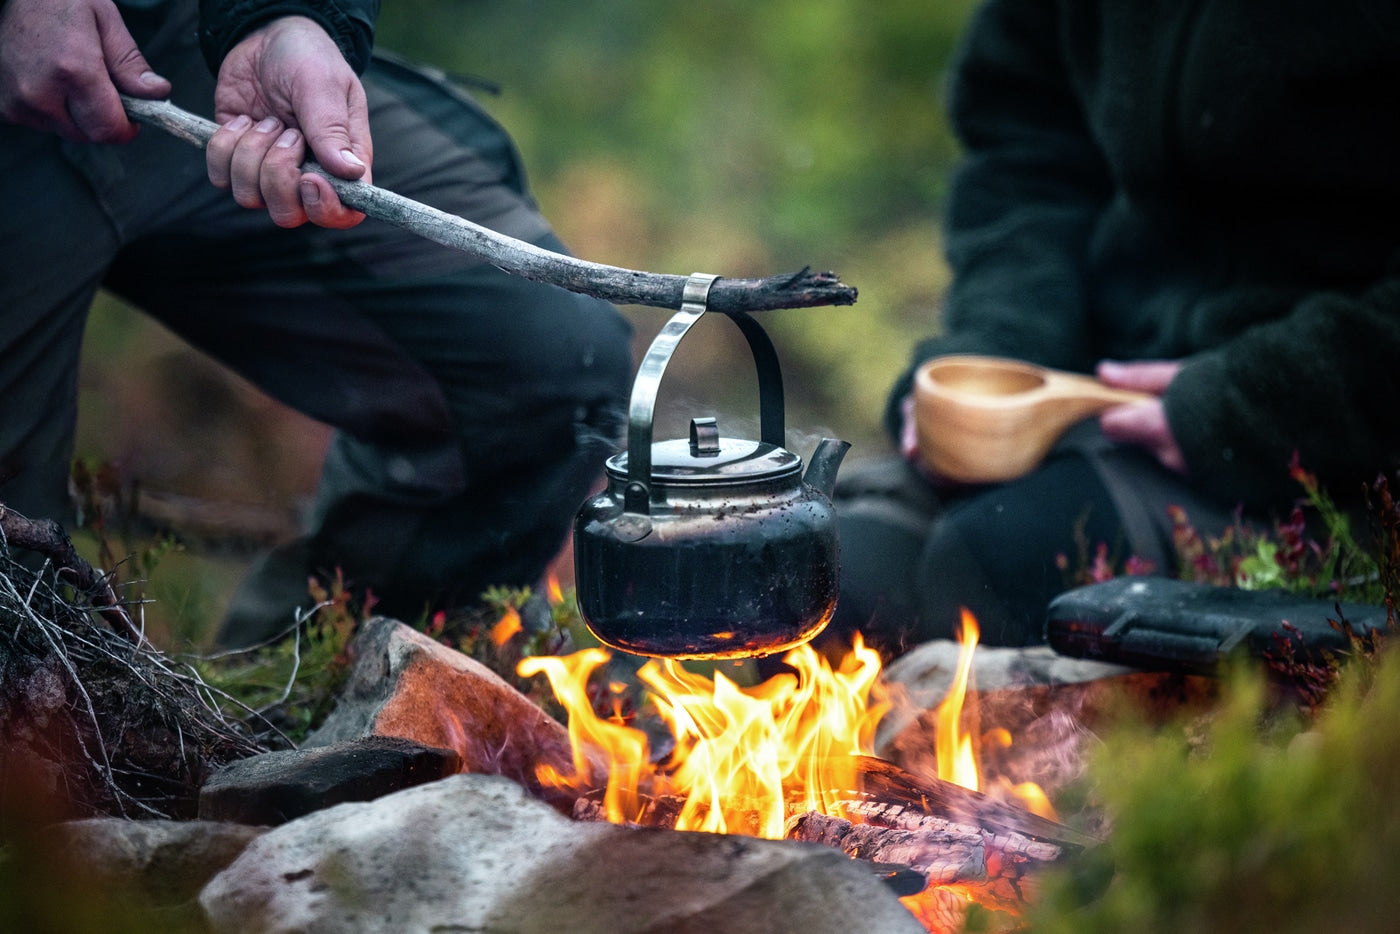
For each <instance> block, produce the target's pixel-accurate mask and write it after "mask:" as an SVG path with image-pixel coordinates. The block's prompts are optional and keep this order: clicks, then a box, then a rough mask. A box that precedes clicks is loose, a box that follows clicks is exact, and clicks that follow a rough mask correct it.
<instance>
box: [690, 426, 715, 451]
mask: <svg viewBox="0 0 1400 934" xmlns="http://www.w3.org/2000/svg"><path fill="white" fill-rule="evenodd" d="M718 455H719V425H718V424H716V423H715V420H714V419H713V418H692V419H691V420H690V456H691V457H717V456H718Z"/></svg>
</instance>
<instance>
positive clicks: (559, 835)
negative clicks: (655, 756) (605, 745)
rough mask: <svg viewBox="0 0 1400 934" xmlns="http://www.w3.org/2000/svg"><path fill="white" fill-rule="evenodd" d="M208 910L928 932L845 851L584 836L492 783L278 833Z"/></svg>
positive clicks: (685, 933)
mask: <svg viewBox="0 0 1400 934" xmlns="http://www.w3.org/2000/svg"><path fill="white" fill-rule="evenodd" d="M200 904H201V905H202V906H203V908H204V911H205V913H206V915H207V918H208V921H209V924H210V927H211V930H212V931H214V932H215V934H222V932H229V934H233V932H237V934H244V932H248V931H257V932H266V934H274V932H288V934H290V932H293V931H296V932H319V931H335V932H337V934H356V932H375V934H378V932H382V931H435V932H453V931H458V932H466V931H483V932H484V931H502V932H504V931H510V932H512V934H534V932H540V934H559V932H563V931H567V932H570V934H663V932H666V934H702V932H703V934H709V932H712V931H725V932H726V934H784V932H794V934H798V932H800V934H827V932H831V934H838V932H839V934H853V932H867V931H878V932H881V934H904V932H908V934H917V932H921V931H923V930H924V928H923V926H922V925H920V924H919V923H918V922H917V921H916V920H915V919H914V918H913V916H912V915H911V914H909V912H908V911H906V910H905V908H904V907H903V906H902V905H901V904H900V902H899V901H898V899H897V898H896V896H895V895H894V893H893V892H892V891H890V890H889V888H888V887H887V886H886V885H885V884H884V883H883V882H882V881H880V879H878V878H877V877H876V875H875V873H873V872H872V871H871V870H870V869H869V868H867V867H865V866H863V865H862V864H860V863H858V862H856V861H853V860H851V859H849V858H847V857H845V856H843V855H842V854H841V853H839V852H837V851H835V850H833V849H830V848H827V847H824V846H820V845H817V844H808V843H794V842H789V841H774V840H758V839H754V838H750V837H739V836H725V835H719V834H705V833H689V832H680V831H667V830H646V829H632V828H627V827H621V826H616V825H613V824H597V823H583V822H577V821H572V820H570V819H568V818H566V817H563V816H562V815H560V814H559V813H557V812H556V811H555V810H553V809H552V808H550V807H549V806H548V805H545V804H543V803H541V802H540V801H538V800H536V799H534V798H532V797H530V796H529V795H528V794H527V793H526V792H525V791H524V790H523V789H522V788H521V787H520V786H519V785H517V784H515V783H513V782H511V781H509V780H506V779H503V778H500V777H496V776H485V775H454V776H451V777H449V778H446V779H443V780H442V781H439V782H434V783H432V784H430V785H422V786H419V787H417V788H411V789H408V790H406V791H401V792H397V793H395V794H392V795H388V796H385V797H383V798H379V799H377V800H375V801H372V802H368V803H361V804H344V805H340V806H338V807H334V808H330V809H327V810H324V811H318V812H316V813H314V814H311V815H308V816H307V817H304V818H302V819H300V820H297V821H292V822H291V823H288V824H284V825H282V826H281V827H278V828H275V829H273V830H270V831H268V832H267V833H266V834H264V835H263V836H261V837H259V838H258V839H257V840H255V841H253V843H252V844H250V845H249V847H248V849H247V850H245V851H244V853H243V854H242V855H241V856H240V857H239V858H238V859H237V860H236V861H235V862H234V863H233V864H232V865H231V866H229V868H228V869H226V870H224V871H223V872H221V873H220V874H219V875H217V876H215V877H214V879H213V880H212V881H211V882H210V883H209V885H208V886H206V887H205V889H204V891H203V892H202V893H201V895H200Z"/></svg>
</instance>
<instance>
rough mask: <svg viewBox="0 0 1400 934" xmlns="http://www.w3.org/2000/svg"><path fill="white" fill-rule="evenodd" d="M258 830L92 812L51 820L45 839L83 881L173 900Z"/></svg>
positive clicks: (189, 895) (197, 885) (193, 891)
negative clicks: (60, 821) (92, 814)
mask: <svg viewBox="0 0 1400 934" xmlns="http://www.w3.org/2000/svg"><path fill="white" fill-rule="evenodd" d="M263 833H264V828H261V827H246V826H242V825H240V824H229V823H222V822H218V821H169V820H148V821H136V820H126V819H124V818H119V817H95V818H91V819H88V820H79V821H69V822H67V823H63V824H59V825H57V826H55V827H54V828H52V829H51V830H50V832H49V839H48V841H47V842H49V843H51V844H52V850H53V852H55V853H60V854H62V855H63V859H64V860H66V861H69V862H70V863H71V865H70V868H71V869H74V870H77V871H78V872H79V873H80V878H81V879H82V881H83V882H84V883H85V884H94V885H99V886H103V887H106V888H111V889H120V890H125V891H129V892H131V893H133V894H135V895H139V896H141V897H142V898H145V899H148V900H150V901H153V902H155V903H158V904H174V903H177V902H183V901H188V900H190V899H193V898H194V897H195V896H196V895H198V894H199V891H200V889H202V888H203V887H204V885H205V883H207V882H208V881H209V880H210V879H211V878H212V877H213V876H214V874H215V873H217V872H218V871H219V870H221V869H223V868H224V867H226V866H228V865H229V864H230V863H232V862H233V861H234V859H235V858H237V856H238V854H239V853H242V852H243V850H244V848H245V847H246V846H247V845H248V843H249V842H250V841H252V840H255V839H257V838H258V837H259V836H261V835H262V834H263Z"/></svg>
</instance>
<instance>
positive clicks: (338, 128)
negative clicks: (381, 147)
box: [297, 81, 374, 182]
mask: <svg viewBox="0 0 1400 934" xmlns="http://www.w3.org/2000/svg"><path fill="white" fill-rule="evenodd" d="M308 104H309V106H307V107H305V108H304V109H303V110H302V112H301V113H298V114H297V119H298V122H299V123H300V125H301V129H302V132H303V133H304V134H305V136H306V142H307V144H308V145H309V146H310V147H311V152H312V154H313V155H315V157H316V161H317V162H319V163H320V164H321V165H322V167H324V168H325V169H326V170H327V171H329V172H330V173H331V174H332V175H337V176H339V177H341V178H347V179H363V180H364V181H366V182H368V181H370V180H371V174H370V165H371V162H372V160H373V158H374V147H373V144H372V142H371V140H370V131H369V107H368V105H367V104H366V102H365V97H364V90H363V88H362V87H361V86H360V84H359V82H358V81H356V82H355V84H354V85H353V86H352V87H350V88H348V89H344V90H342V91H341V92H340V93H339V94H328V95H324V96H321V97H313V98H312V99H311V100H310V101H309V102H308Z"/></svg>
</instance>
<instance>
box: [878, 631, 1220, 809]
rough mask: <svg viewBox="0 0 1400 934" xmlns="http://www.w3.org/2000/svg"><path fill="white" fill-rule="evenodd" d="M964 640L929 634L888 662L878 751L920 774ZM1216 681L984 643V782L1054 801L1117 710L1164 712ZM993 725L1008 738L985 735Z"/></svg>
mask: <svg viewBox="0 0 1400 934" xmlns="http://www.w3.org/2000/svg"><path fill="white" fill-rule="evenodd" d="M960 649H961V647H960V646H959V645H958V643H956V642H953V641H952V640H939V641H934V642H927V643H924V644H923V645H920V646H918V647H917V648H915V649H914V650H913V651H911V652H909V653H908V654H906V655H904V656H902V657H901V658H899V659H898V660H896V661H895V662H894V663H893V664H891V665H890V666H889V668H888V669H886V671H885V680H886V682H887V683H888V684H889V685H891V686H892V688H893V692H894V695H895V704H894V707H893V709H892V710H891V711H890V713H889V714H887V715H886V716H885V718H884V719H883V720H881V722H880V727H879V729H878V731H877V732H876V737H875V753H876V755H878V756H880V757H881V758H884V759H888V760H889V761H891V762H894V763H896V764H897V765H899V766H901V767H902V768H904V769H906V770H908V771H910V772H912V773H914V774H915V775H919V776H932V775H936V774H937V773H938V763H937V758H938V757H937V735H938V726H937V708H938V706H939V704H941V703H942V701H943V700H944V698H945V697H947V695H948V692H949V689H950V687H951V685H952V683H953V678H954V674H955V672H956V670H957V663H958V657H959V653H960ZM1216 687H1217V685H1216V683H1215V681H1214V680H1213V679H1210V678H1204V677H1200V676H1193V675H1182V674H1171V673H1166V672H1152V671H1142V670H1140V669H1137V668H1129V667H1124V666H1122V665H1113V664H1109V663H1107V662H1100V661H1093V660H1087V659H1077V658H1069V657H1067V656H1063V655H1059V654H1057V653H1056V652H1055V651H1054V650H1053V649H1051V648H1049V647H1048V646H1029V647H1024V648H1007V647H998V646H986V645H978V646H977V648H976V651H975V652H974V653H973V656H972V670H971V675H970V678H969V685H968V696H967V698H966V702H965V704H964V710H963V718H962V723H963V729H964V730H967V731H968V732H970V733H971V734H972V735H973V736H978V737H984V739H983V741H982V742H981V743H980V744H979V760H980V766H981V768H982V770H983V778H984V788H985V787H987V783H986V782H985V779H987V778H988V777H993V778H1000V779H1004V780H1005V781H1006V782H1007V783H1009V784H1012V785H1016V784H1019V783H1021V782H1027V781H1030V782H1035V783H1037V784H1039V785H1040V786H1041V788H1042V789H1043V790H1044V791H1045V792H1047V793H1048V794H1049V795H1050V798H1051V800H1052V801H1053V800H1055V798H1056V795H1057V793H1058V792H1059V791H1060V790H1061V789H1063V788H1064V787H1065V786H1067V785H1069V784H1070V783H1072V782H1074V781H1075V780H1077V779H1078V778H1079V777H1080V776H1081V775H1082V774H1083V771H1084V767H1085V764H1086V762H1087V750H1088V747H1089V746H1090V745H1091V744H1093V743H1094V742H1096V739H1095V736H1096V734H1097V733H1098V732H1099V731H1101V730H1103V729H1105V728H1107V727H1109V726H1110V725H1111V724H1112V723H1113V722H1114V720H1115V719H1116V718H1118V717H1121V716H1124V715H1125V714H1130V715H1143V716H1146V717H1148V718H1149V719H1159V720H1160V719H1166V718H1169V717H1172V716H1175V715H1178V714H1180V713H1181V712H1182V711H1183V710H1191V709H1195V708H1200V707H1202V706H1204V705H1205V704H1206V703H1208V702H1209V701H1210V699H1211V698H1212V697H1213V696H1214V692H1215V690H1216ZM994 730H995V731H996V732H997V733H998V734H999V735H1001V736H1002V737H1003V738H1004V740H1003V742H999V743H998V742H988V741H986V737H988V736H990V735H991V733H992V731H994Z"/></svg>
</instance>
